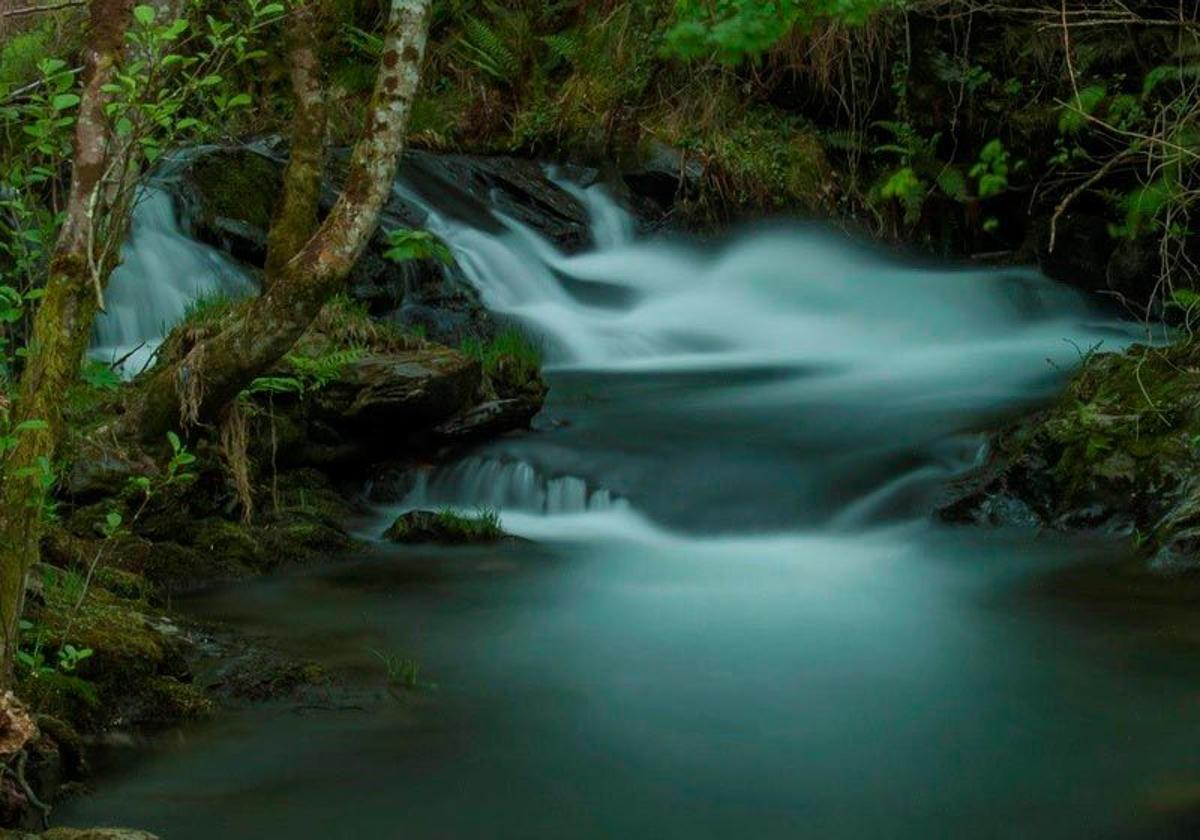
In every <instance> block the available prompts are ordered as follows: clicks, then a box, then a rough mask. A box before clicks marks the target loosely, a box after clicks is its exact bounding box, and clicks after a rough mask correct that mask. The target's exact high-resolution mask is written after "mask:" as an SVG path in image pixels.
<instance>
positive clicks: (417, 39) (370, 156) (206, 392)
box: [120, 0, 430, 440]
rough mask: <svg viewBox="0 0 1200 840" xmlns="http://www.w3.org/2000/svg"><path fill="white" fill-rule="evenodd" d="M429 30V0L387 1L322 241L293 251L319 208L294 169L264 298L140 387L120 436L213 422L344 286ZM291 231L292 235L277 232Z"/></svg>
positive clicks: (155, 434) (304, 171)
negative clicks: (361, 120)
mask: <svg viewBox="0 0 1200 840" xmlns="http://www.w3.org/2000/svg"><path fill="white" fill-rule="evenodd" d="M429 23H430V0H391V3H390V14H389V18H388V24H387V31H386V34H385V37H384V48H383V54H382V58H381V61H380V68H379V74H378V77H377V79H376V83H375V91H374V94H373V95H372V100H371V106H370V108H369V110H368V113H367V117H366V124H365V125H364V127H363V131H362V135H361V137H360V138H359V141H358V143H357V144H356V145H355V148H354V153H353V155H352V158H351V162H350V168H349V172H348V175H347V179H346V186H345V189H344V190H343V192H342V194H341V196H340V197H339V198H338V201H337V202H336V204H335V205H334V207H333V209H332V210H331V211H330V213H329V215H328V216H327V217H326V218H325V220H324V222H323V223H322V224H321V225H320V227H319V228H317V230H316V232H315V233H313V234H312V235H311V236H310V237H308V238H307V239H305V240H304V241H303V242H302V244H300V245H299V246H296V244H295V243H296V241H297V240H298V239H299V238H300V237H299V236H298V235H297V234H298V232H299V231H300V230H301V229H302V228H303V229H305V230H308V229H310V228H308V227H307V226H308V225H311V215H310V213H311V210H312V207H313V205H312V203H311V201H310V200H309V199H307V198H305V197H304V194H303V193H304V190H305V189H312V188H313V181H314V180H315V177H314V171H313V168H312V166H311V165H309V164H307V163H304V164H303V165H297V166H295V167H292V168H291V169H290V171H289V181H291V182H294V183H289V185H288V187H286V188H285V197H290V196H293V195H295V196H297V197H296V198H295V205H294V209H295V208H298V210H297V212H295V213H291V212H288V210H287V206H286V205H287V201H286V200H285V207H284V208H283V209H282V211H281V212H280V213H279V214H277V218H276V225H275V227H276V228H277V229H276V230H275V231H273V233H272V236H271V241H272V245H273V246H274V250H275V254H276V257H275V260H274V266H273V268H274V270H273V271H272V272H271V273H270V276H269V277H268V279H267V282H266V284H265V289H264V291H263V293H262V294H261V295H260V296H259V297H257V298H255V299H254V300H253V301H251V302H250V304H249V305H248V306H246V307H245V308H243V309H241V310H239V311H238V313H237V315H236V316H234V318H233V320H232V322H231V323H230V324H229V325H227V326H226V327H225V328H224V329H223V330H222V331H221V332H220V333H218V334H217V335H215V336H213V337H212V338H209V339H206V340H204V341H202V342H200V343H198V344H196V345H195V346H194V347H193V348H192V349H191V350H190V351H189V352H188V353H187V354H186V355H185V356H184V357H183V358H182V359H180V360H178V361H176V362H173V363H171V364H168V365H164V366H162V367H160V368H159V369H157V370H156V371H155V372H154V373H153V374H152V375H151V376H150V378H149V379H148V380H147V381H146V382H144V383H142V386H141V391H140V393H139V396H138V398H137V399H136V400H135V401H134V402H133V404H132V405H131V406H130V409H129V411H128V412H127V413H126V414H125V415H124V417H123V418H122V420H121V428H120V432H122V433H123V434H130V435H134V436H140V437H142V438H143V439H148V440H153V439H156V438H159V437H160V436H161V435H162V434H163V433H164V432H165V431H167V430H169V429H173V428H179V427H181V426H184V425H187V424H190V423H196V422H201V421H209V420H212V419H214V418H216V417H217V416H218V414H219V412H220V410H221V409H222V408H223V407H224V406H225V405H227V404H228V403H229V402H230V401H231V400H233V399H234V398H236V397H237V395H238V394H239V393H240V392H241V391H242V390H243V389H245V388H246V386H248V385H249V384H250V383H251V382H252V381H253V380H254V379H255V378H257V377H259V376H261V375H262V374H263V373H265V372H266V371H268V370H269V369H270V368H271V367H272V366H273V365H274V364H275V363H276V362H277V361H278V360H279V359H280V358H282V357H283V355H284V354H286V353H287V352H288V351H289V350H290V349H291V348H292V346H293V345H294V344H295V343H296V340H297V339H298V338H300V336H301V335H302V334H303V333H304V331H305V330H306V329H308V327H309V325H310V324H311V323H312V321H313V319H314V318H315V317H316V316H317V313H318V312H320V310H321V307H322V306H323V305H324V304H325V302H326V301H327V300H328V299H329V298H330V297H331V296H332V295H333V294H334V293H335V292H336V291H337V290H338V289H339V288H340V287H341V285H342V284H343V282H344V280H345V278H346V275H347V274H348V273H349V272H350V269H352V268H353V267H354V264H355V262H357V261H358V258H359V257H360V256H361V254H362V252H363V250H364V249H365V248H366V246H367V244H368V243H369V241H370V239H371V237H372V236H373V235H374V233H375V229H376V227H377V225H378V223H379V214H380V211H381V210H382V209H383V205H384V204H385V202H386V201H387V198H388V195H389V193H390V192H391V188H392V182H393V180H394V178H395V175H396V168H397V165H398V163H399V159H400V155H401V153H402V151H403V147H404V137H405V132H406V130H407V126H408V119H409V114H410V111H411V107H412V102H413V98H414V97H415V96H416V93H417V87H418V85H419V82H420V74H421V66H422V64H423V62H424V56H425V47H426V43H427V40H428V34H429ZM308 67H309V68H311V65H308ZM295 77H296V63H295V55H294V52H293V78H295ZM306 90H307V88H306ZM298 119H300V120H301V121H302V122H303V119H304V117H303V115H302V114H298ZM306 136H307V137H308V140H304V139H301V145H304V146H305V147H306V148H308V149H311V148H312V145H311V140H312V137H313V135H312V134H309V135H306ZM318 154H319V153H318ZM309 195H311V194H309ZM290 225H295V226H296V227H295V230H284V229H280V226H285V227H286V226H290ZM293 248H295V249H296V251H295V255H294V256H292V257H290V259H287V260H286V262H285V261H284V260H283V259H281V258H280V255H281V254H285V255H286V254H287V253H288V252H290V251H291V250H292V249H293Z"/></svg>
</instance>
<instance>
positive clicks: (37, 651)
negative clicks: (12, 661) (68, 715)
mask: <svg viewBox="0 0 1200 840" xmlns="http://www.w3.org/2000/svg"><path fill="white" fill-rule="evenodd" d="M20 629H21V645H20V647H19V648H18V649H17V655H16V660H17V661H16V665H17V669H18V671H19V672H22V673H23V675H24V676H26V677H29V678H32V679H39V680H55V679H56V678H61V677H62V676H63V675H67V676H68V677H71V675H72V674H73V673H74V671H75V669H76V668H78V667H79V664H80V663H81V662H83V661H84V660H86V659H89V658H91V656H92V655H93V653H94V651H93V650H92V649H91V648H87V647H77V646H76V645H73V644H70V643H66V644H63V645H62V646H60V647H59V648H58V650H57V651H56V652H55V653H54V655H53V657H51V656H50V655H49V654H48V652H47V651H46V649H45V637H46V631H45V629H44V628H40V627H37V626H35V625H34V624H33V623H32V622H29V621H24V620H23V621H21V623H20ZM67 682H69V683H70V685H71V686H72V687H73V688H74V689H75V691H76V693H79V694H80V695H82V696H83V697H84V698H85V699H86V698H90V699H91V702H93V703H94V701H95V688H94V687H93V686H92V685H91V683H88V682H87V681H86V680H80V679H79V678H78V677H71V678H70V680H68V681H67Z"/></svg>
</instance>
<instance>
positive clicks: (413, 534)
mask: <svg viewBox="0 0 1200 840" xmlns="http://www.w3.org/2000/svg"><path fill="white" fill-rule="evenodd" d="M383 537H384V539H386V540H388V541H390V542H394V543H408V544H419V543H439V544H442V545H482V544H487V543H495V542H502V541H504V540H510V539H512V537H510V536H509V535H508V534H506V533H505V532H504V530H503V529H502V528H501V527H500V520H499V517H497V516H496V514H495V513H493V512H490V511H481V512H480V513H478V514H475V515H469V514H461V513H455V512H453V511H448V510H444V511H437V512H435V511H430V510H414V511H409V512H408V513H403V514H401V515H400V516H398V517H396V521H395V522H393V523H392V524H391V527H389V528H388V529H387V531H385V532H384V534H383Z"/></svg>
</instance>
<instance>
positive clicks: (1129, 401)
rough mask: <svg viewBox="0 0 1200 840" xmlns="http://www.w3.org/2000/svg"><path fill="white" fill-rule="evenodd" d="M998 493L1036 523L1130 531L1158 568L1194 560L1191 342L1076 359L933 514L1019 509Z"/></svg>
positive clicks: (1195, 372) (1196, 401)
mask: <svg viewBox="0 0 1200 840" xmlns="http://www.w3.org/2000/svg"><path fill="white" fill-rule="evenodd" d="M1004 500H1015V501H1016V502H1019V503H1020V505H1021V506H1022V507H1021V508H1020V509H1022V510H1026V511H1029V512H1032V514H1033V516H1034V517H1035V519H1036V520H1037V521H1038V522H1039V523H1040V524H1041V525H1042V526H1045V527H1052V528H1059V529H1078V528H1089V529H1094V528H1100V529H1104V530H1109V531H1123V532H1128V533H1131V534H1132V535H1133V536H1134V539H1135V542H1136V543H1137V544H1138V545H1139V546H1140V547H1141V548H1143V549H1144V550H1145V551H1146V552H1147V553H1148V554H1149V555H1151V556H1155V557H1157V558H1158V559H1157V560H1156V561H1155V562H1156V563H1158V564H1159V565H1162V566H1163V567H1164V568H1166V567H1167V566H1169V567H1170V568H1171V569H1172V570H1179V569H1182V568H1184V567H1186V566H1188V565H1189V564H1190V565H1194V566H1195V568H1196V569H1197V570H1198V571H1200V342H1196V341H1194V340H1187V341H1183V342H1180V343H1178V344H1175V345H1172V346H1169V347H1161V348H1154V347H1143V346H1137V347H1133V348H1131V349H1130V350H1129V351H1127V352H1126V353H1123V354H1103V355H1097V356H1094V357H1090V358H1088V359H1086V360H1085V364H1084V365H1083V368H1082V369H1081V371H1080V372H1079V373H1078V374H1077V375H1076V377H1075V378H1074V379H1073V380H1072V381H1071V383H1070V384H1069V385H1068V387H1067V388H1066V390H1065V392H1064V393H1063V395H1062V397H1060V398H1059V400H1058V401H1057V402H1056V403H1055V404H1054V405H1053V406H1051V407H1050V408H1049V409H1046V410H1045V411H1042V412H1039V413H1038V414H1035V415H1033V416H1031V417H1027V418H1025V419H1023V420H1022V421H1020V422H1018V423H1017V424H1015V425H1014V426H1013V427H1011V428H1009V429H1007V430H1005V431H1004V432H1002V433H1001V434H1000V435H998V436H997V437H996V439H995V440H994V442H993V452H992V458H991V462H990V463H989V464H988V465H987V466H986V467H985V468H984V469H983V470H982V471H981V472H979V473H977V474H976V475H974V476H971V477H969V478H968V479H967V480H965V481H964V482H960V483H959V485H958V486H957V487H956V488H955V489H954V491H953V498H952V500H951V502H950V503H948V504H947V505H946V506H944V507H943V509H942V515H943V517H945V518H948V519H951V520H964V519H965V520H974V521H988V520H989V519H993V518H994V515H995V513H996V512H997V511H1003V510H1005V509H1009V510H1012V509H1018V508H1015V507H1013V506H1006V504H1004ZM1002 524H1007V523H1002ZM1187 558H1191V559H1190V560H1188V559H1187Z"/></svg>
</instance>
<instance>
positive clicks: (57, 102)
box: [50, 93, 79, 111]
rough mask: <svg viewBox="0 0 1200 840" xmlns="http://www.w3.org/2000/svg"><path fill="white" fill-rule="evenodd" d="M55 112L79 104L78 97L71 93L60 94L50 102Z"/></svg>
mask: <svg viewBox="0 0 1200 840" xmlns="http://www.w3.org/2000/svg"><path fill="white" fill-rule="evenodd" d="M50 104H51V106H53V108H54V110H55V111H65V110H67V109H68V108H74V107H75V106H76V105H78V104H79V97H78V96H76V95H75V94H73V93H60V94H57V95H55V97H54V98H53V99H51V100H50Z"/></svg>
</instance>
